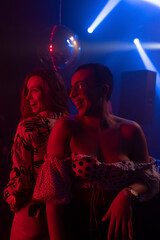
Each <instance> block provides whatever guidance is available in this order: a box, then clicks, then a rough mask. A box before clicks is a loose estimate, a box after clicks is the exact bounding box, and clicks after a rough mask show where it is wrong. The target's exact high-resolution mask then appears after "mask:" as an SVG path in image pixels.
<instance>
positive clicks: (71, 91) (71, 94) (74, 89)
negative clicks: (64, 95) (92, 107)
mask: <svg viewBox="0 0 160 240" xmlns="http://www.w3.org/2000/svg"><path fill="white" fill-rule="evenodd" d="M76 96H78V91H77V90H76V88H74V87H72V88H71V89H70V93H69V97H70V98H71V99H72V98H75V97H76Z"/></svg>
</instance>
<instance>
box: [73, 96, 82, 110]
mask: <svg viewBox="0 0 160 240" xmlns="http://www.w3.org/2000/svg"><path fill="white" fill-rule="evenodd" d="M83 103H84V100H83V99H76V100H74V104H75V106H76V109H77V110H78V109H80V108H81V107H82V105H83Z"/></svg>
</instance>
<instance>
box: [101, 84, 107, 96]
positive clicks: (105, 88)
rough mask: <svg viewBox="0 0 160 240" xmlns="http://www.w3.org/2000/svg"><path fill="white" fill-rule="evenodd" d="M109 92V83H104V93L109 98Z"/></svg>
mask: <svg viewBox="0 0 160 240" xmlns="http://www.w3.org/2000/svg"><path fill="white" fill-rule="evenodd" d="M108 92H109V85H108V84H104V85H103V87H102V94H103V97H104V98H105V99H107V95H108Z"/></svg>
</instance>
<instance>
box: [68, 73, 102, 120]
mask: <svg viewBox="0 0 160 240" xmlns="http://www.w3.org/2000/svg"><path fill="white" fill-rule="evenodd" d="M69 96H70V98H71V99H72V101H73V103H74V104H75V106H76V110H77V111H78V113H79V115H81V116H83V115H92V114H94V110H95V109H94V108H95V106H96V101H97V100H98V97H97V90H96V86H95V81H94V76H93V73H92V70H90V69H81V70H79V71H77V72H76V73H75V74H74V75H73V77H72V80H71V92H70V95H69Z"/></svg>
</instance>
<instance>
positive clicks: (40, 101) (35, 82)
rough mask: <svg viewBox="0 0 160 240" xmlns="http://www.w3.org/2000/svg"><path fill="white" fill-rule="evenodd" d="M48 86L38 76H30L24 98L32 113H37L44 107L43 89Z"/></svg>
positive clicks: (44, 96) (43, 109)
mask: <svg viewBox="0 0 160 240" xmlns="http://www.w3.org/2000/svg"><path fill="white" fill-rule="evenodd" d="M46 87H48V85H47V83H46V82H45V81H44V80H43V79H42V78H41V77H39V76H32V77H30V78H29V80H28V83H27V90H28V93H27V96H26V99H27V101H28V103H29V106H30V108H31V111H32V112H33V114H35V115H36V114H38V113H40V112H42V111H45V110H47V109H46V102H47V101H46V100H47V99H46V97H47V96H46V94H45V91H44V89H46Z"/></svg>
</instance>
